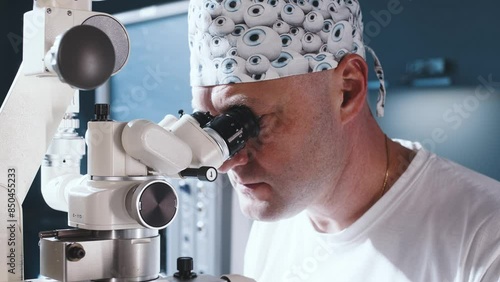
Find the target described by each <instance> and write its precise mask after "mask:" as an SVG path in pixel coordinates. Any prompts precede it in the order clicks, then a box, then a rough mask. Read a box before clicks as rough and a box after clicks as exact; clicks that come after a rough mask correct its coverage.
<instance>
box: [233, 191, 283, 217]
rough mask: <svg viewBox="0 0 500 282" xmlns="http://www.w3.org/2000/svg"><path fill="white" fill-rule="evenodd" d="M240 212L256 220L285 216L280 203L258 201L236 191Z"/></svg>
mask: <svg viewBox="0 0 500 282" xmlns="http://www.w3.org/2000/svg"><path fill="white" fill-rule="evenodd" d="M238 197H239V201H240V208H241V212H242V213H243V214H244V215H245V216H246V217H248V218H250V219H252V220H258V221H268V222H271V221H278V220H281V219H284V218H287V217H288V216H286V213H285V210H284V209H283V207H282V206H281V205H277V204H273V203H272V202H269V201H260V200H257V199H254V198H249V197H247V196H246V195H242V194H240V193H238Z"/></svg>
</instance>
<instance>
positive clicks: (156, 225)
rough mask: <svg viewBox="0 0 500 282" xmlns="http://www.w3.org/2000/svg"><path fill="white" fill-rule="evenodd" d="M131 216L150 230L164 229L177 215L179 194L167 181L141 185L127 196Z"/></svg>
mask: <svg viewBox="0 0 500 282" xmlns="http://www.w3.org/2000/svg"><path fill="white" fill-rule="evenodd" d="M126 206H127V211H128V213H129V215H130V216H131V217H132V218H134V219H136V220H137V221H138V222H139V223H140V224H141V225H142V226H144V227H146V228H149V229H163V228H165V227H167V225H168V224H169V223H170V222H172V220H173V219H174V218H175V216H176V215H177V206H178V201H177V193H176V192H175V189H174V188H173V187H172V185H170V184H169V183H168V182H167V181H165V180H158V179H157V180H150V181H146V182H143V183H141V184H140V185H138V186H137V187H135V188H134V189H131V190H130V191H129V193H128V194H127V198H126Z"/></svg>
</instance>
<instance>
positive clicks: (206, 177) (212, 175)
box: [180, 166, 218, 182]
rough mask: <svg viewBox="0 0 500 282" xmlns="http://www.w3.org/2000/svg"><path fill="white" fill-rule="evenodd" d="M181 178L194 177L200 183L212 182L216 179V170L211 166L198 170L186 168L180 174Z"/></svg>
mask: <svg viewBox="0 0 500 282" xmlns="http://www.w3.org/2000/svg"><path fill="white" fill-rule="evenodd" d="M180 175H181V176H182V177H196V178H198V179H199V180H201V181H208V182H214V181H215V180H216V179H217V176H218V173H217V170H216V169H215V168H213V167H211V166H202V167H200V168H186V169H185V170H183V171H181V172H180Z"/></svg>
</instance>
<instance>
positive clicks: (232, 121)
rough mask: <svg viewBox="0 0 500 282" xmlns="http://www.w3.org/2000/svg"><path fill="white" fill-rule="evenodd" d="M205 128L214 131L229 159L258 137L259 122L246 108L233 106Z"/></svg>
mask: <svg viewBox="0 0 500 282" xmlns="http://www.w3.org/2000/svg"><path fill="white" fill-rule="evenodd" d="M206 128H210V129H212V130H213V131H215V132H216V133H217V134H218V135H219V136H220V137H221V138H222V139H223V140H224V143H225V145H226V146H227V148H228V149H229V157H232V156H233V155H234V154H236V153H237V152H238V151H239V150H241V149H243V147H245V143H246V142H247V141H248V139H250V138H252V137H257V135H259V131H260V128H259V121H258V119H257V117H256V116H255V115H254V113H253V112H252V110H250V109H249V108H248V107H246V106H234V107H232V108H230V109H229V110H228V111H226V112H225V113H223V114H221V115H218V116H216V117H214V118H213V120H212V121H210V122H209V123H208V124H207V125H206Z"/></svg>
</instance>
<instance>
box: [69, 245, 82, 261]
mask: <svg viewBox="0 0 500 282" xmlns="http://www.w3.org/2000/svg"><path fill="white" fill-rule="evenodd" d="M85 255H86V253H85V249H84V248H83V246H82V245H80V244H78V243H72V244H69V245H68V246H67V247H66V258H67V259H68V260H69V261H79V260H81V259H82V258H84V257H85Z"/></svg>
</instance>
